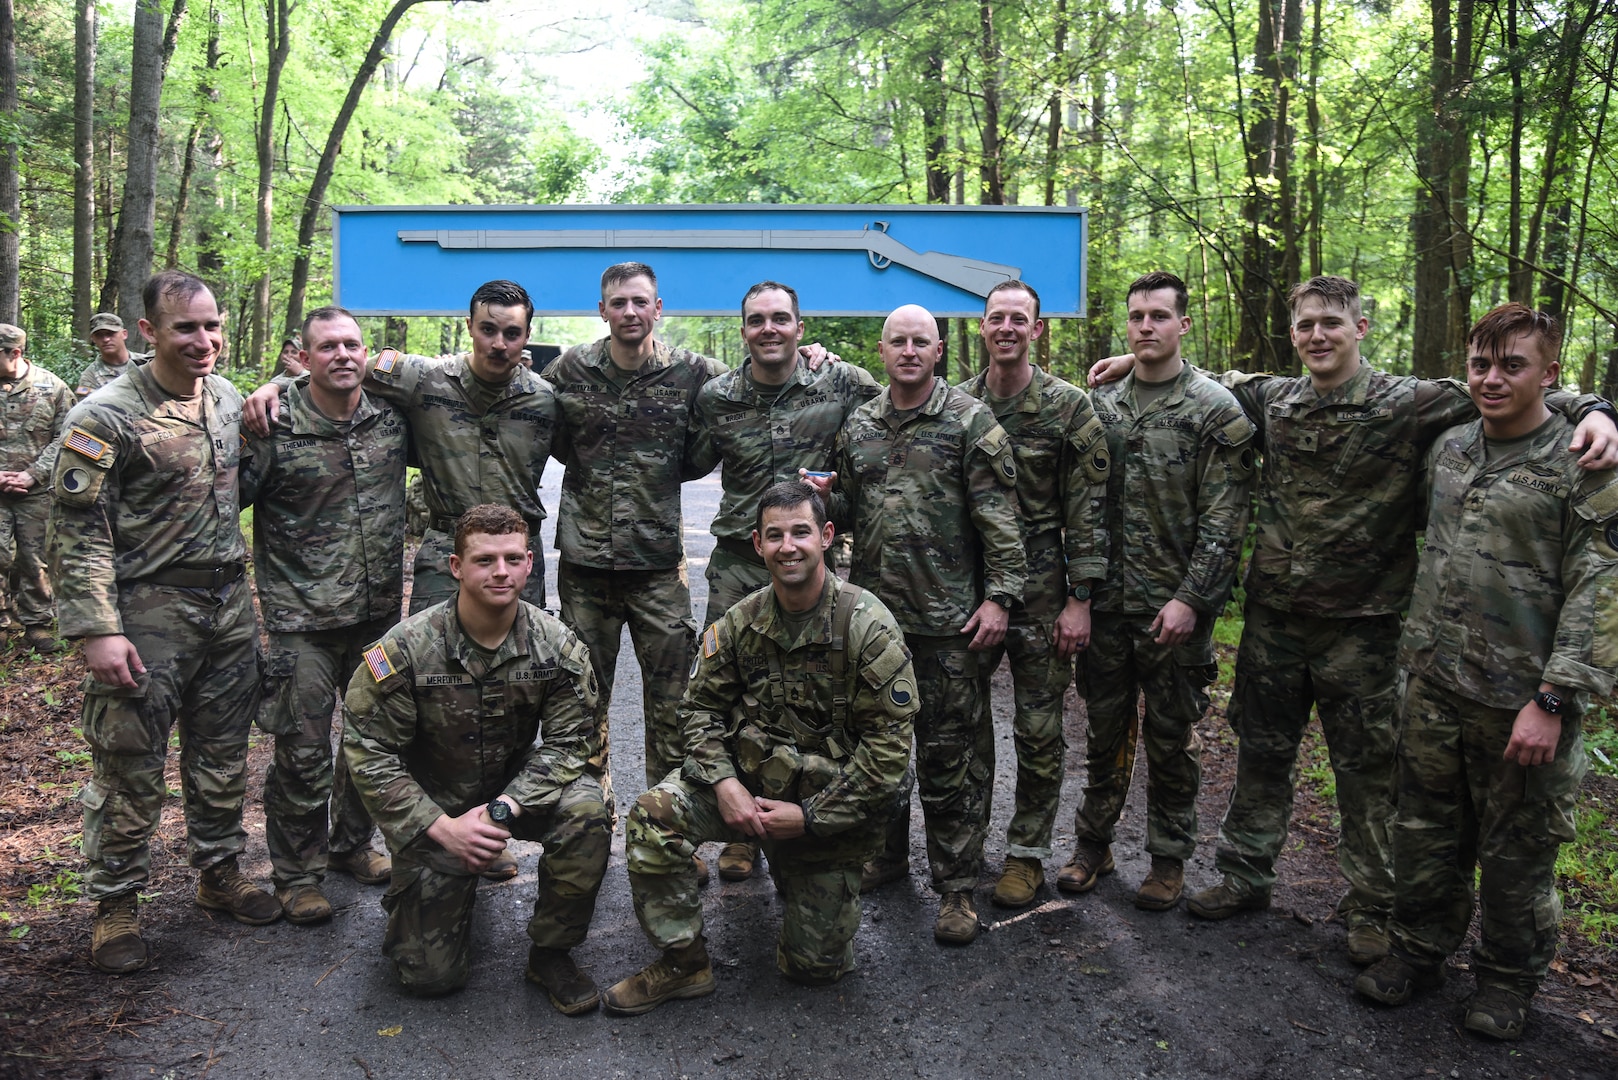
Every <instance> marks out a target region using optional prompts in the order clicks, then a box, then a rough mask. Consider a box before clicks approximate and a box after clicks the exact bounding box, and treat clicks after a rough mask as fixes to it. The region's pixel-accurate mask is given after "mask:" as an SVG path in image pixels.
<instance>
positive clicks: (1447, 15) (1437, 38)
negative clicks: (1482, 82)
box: [1410, 0, 1474, 379]
mask: <svg viewBox="0 0 1618 1080" xmlns="http://www.w3.org/2000/svg"><path fill="white" fill-rule="evenodd" d="M1430 2H1431V13H1432V35H1433V36H1432V75H1431V82H1432V96H1431V103H1432V107H1431V109H1430V110H1427V111H1426V112H1425V113H1424V114H1423V121H1422V124H1421V129H1420V131H1419V133H1418V136H1417V146H1416V175H1417V184H1418V189H1417V194H1416V212H1415V213H1414V214H1413V215H1411V219H1410V232H1411V240H1412V241H1413V243H1414V246H1415V259H1416V267H1415V327H1414V330H1413V331H1412V334H1411V353H1412V356H1411V368H1412V370H1413V371H1414V373H1415V374H1416V375H1418V376H1420V377H1422V378H1428V379H1434V378H1441V377H1443V376H1445V375H1450V374H1453V373H1455V372H1458V371H1459V370H1460V355H1461V346H1462V342H1461V341H1460V340H1457V339H1456V338H1455V337H1454V336H1453V329H1454V325H1453V319H1452V304H1453V303H1454V299H1455V297H1454V292H1455V287H1456V285H1457V281H1456V280H1455V275H1454V272H1453V271H1454V270H1455V269H1456V263H1455V244H1454V237H1455V233H1456V232H1457V230H1458V228H1461V227H1464V225H1465V223H1464V222H1462V221H1459V219H1457V218H1455V217H1453V216H1452V210H1453V207H1452V205H1451V197H1452V194H1453V191H1452V186H1451V185H1452V183H1453V182H1454V178H1455V176H1456V173H1457V162H1456V161H1455V153H1456V147H1457V146H1461V147H1464V146H1465V145H1466V135H1467V132H1468V128H1467V125H1466V119H1465V115H1464V112H1463V107H1464V105H1465V98H1466V95H1467V93H1468V90H1469V89H1470V84H1471V71H1470V66H1471V52H1470V44H1471V40H1472V17H1473V4H1474V0H1430Z"/></svg>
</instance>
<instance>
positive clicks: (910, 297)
mask: <svg viewBox="0 0 1618 1080" xmlns="http://www.w3.org/2000/svg"><path fill="white" fill-rule="evenodd" d="M1088 228H1089V215H1088V212H1087V211H1084V210H1080V209H1076V208H1072V207H1061V206H1058V207H1050V206H775V205H770V206H339V207H336V208H335V209H334V210H333V213H332V262H333V269H334V275H335V278H336V287H335V295H334V297H333V299H334V301H335V302H336V303H338V304H340V305H342V306H343V307H346V308H348V309H349V310H350V311H352V312H354V313H355V314H357V315H438V316H443V315H459V314H465V312H466V304H467V301H468V300H469V299H470V298H471V295H472V293H473V291H474V290H476V289H477V287H478V286H479V285H481V284H483V283H484V282H485V281H489V280H492V279H494V278H510V279H512V280H514V281H517V282H519V283H520V284H522V285H523V287H524V288H526V289H527V290H528V292H529V295H530V296H532V297H533V300H534V308H535V312H536V314H539V315H595V314H596V311H597V309H596V304H597V303H598V302H599V301H600V299H601V271H603V270H605V269H606V268H607V267H608V266H610V265H612V264H613V263H619V262H630V261H634V262H644V263H647V264H649V265H650V266H651V267H652V268H653V269H654V270H656V271H657V279H658V291H659V293H660V294H661V296H662V298H663V312H664V314H666V315H736V314H739V313H740V311H741V300H742V294H743V293H745V292H746V291H747V290H748V288H749V287H750V286H752V285H753V284H755V283H756V282H759V281H763V280H765V279H772V280H775V281H782V282H785V283H786V284H788V285H791V286H792V287H793V288H794V289H796V290H798V296H799V299H800V302H801V304H802V308H803V313H804V314H805V315H877V316H880V315H886V314H887V313H888V312H890V311H892V310H893V309H894V308H896V307H898V306H899V305H901V304H921V305H922V306H923V307H925V308H927V309H928V310H930V311H931V312H932V313H933V314H934V315H937V316H939V317H940V318H957V317H974V316H978V315H981V314H983V298H984V297H985V296H987V295H988V293H989V290H990V289H991V288H993V287H994V285H995V284H996V283H998V282H1001V281H1006V280H1008V279H1012V278H1016V279H1019V280H1022V281H1026V282H1028V284H1030V285H1032V286H1033V287H1034V288H1035V289H1037V290H1038V291H1039V294H1040V304H1041V308H1042V311H1043V313H1044V314H1045V315H1046V316H1054V317H1082V316H1083V315H1084V313H1085V307H1084V301H1085V293H1086V291H1087V290H1086V283H1087V277H1086V271H1085V258H1084V256H1085V244H1086V241H1087V240H1088Z"/></svg>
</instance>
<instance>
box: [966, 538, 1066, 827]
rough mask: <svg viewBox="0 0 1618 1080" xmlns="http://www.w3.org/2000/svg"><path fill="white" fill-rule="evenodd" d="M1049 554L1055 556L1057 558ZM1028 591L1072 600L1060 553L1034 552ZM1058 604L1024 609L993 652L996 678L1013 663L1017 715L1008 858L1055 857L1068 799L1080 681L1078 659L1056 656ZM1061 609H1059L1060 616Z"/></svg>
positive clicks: (988, 665)
mask: <svg viewBox="0 0 1618 1080" xmlns="http://www.w3.org/2000/svg"><path fill="white" fill-rule="evenodd" d="M1050 556H1055V559H1054V560H1053V559H1051V558H1050ZM1028 557H1029V576H1028V586H1027V588H1026V589H1025V590H1024V595H1026V596H1034V595H1035V594H1036V591H1037V592H1038V593H1039V595H1042V596H1045V595H1050V594H1052V593H1053V591H1054V594H1055V595H1058V596H1062V597H1064V598H1065V597H1066V595H1067V575H1066V571H1065V568H1064V567H1063V566H1062V565H1060V563H1061V561H1062V560H1061V549H1060V548H1056V547H1051V548H1042V549H1040V550H1039V551H1036V552H1029V556H1028ZM1051 607H1052V605H1050V604H1048V603H1047V604H1039V605H1035V606H1034V610H1033V612H1032V613H1030V611H1029V609H1028V608H1027V607H1022V608H1018V609H1017V610H1016V611H1015V612H1014V613H1013V614H1012V618H1011V626H1010V627H1009V628H1008V629H1007V630H1006V640H1005V643H1004V644H1003V645H1002V646H1000V647H999V648H998V649H995V650H994V651H993V652H990V653H988V654H986V657H985V659H984V661H983V663H984V669H985V670H986V671H988V672H990V673H993V671H994V670H995V669H996V668H998V667H999V666H1000V658H1001V657H1002V656H1007V657H1010V658H1011V686H1012V696H1013V701H1014V703H1015V706H1016V714H1015V716H1014V717H1013V719H1012V722H1011V739H1012V745H1013V746H1014V747H1015V748H1016V751H1017V794H1016V801H1015V804H1014V807H1013V810H1012V813H1011V823H1010V824H1009V825H1008V826H1007V827H1006V854H1007V855H1008V856H1017V857H1019V858H1024V859H1048V858H1050V857H1051V832H1052V831H1053V829H1054V828H1055V825H1056V804H1057V802H1058V801H1059V800H1060V798H1061V795H1062V768H1063V765H1064V763H1065V761H1066V759H1067V738H1066V737H1065V736H1064V735H1063V733H1062V706H1063V699H1064V698H1065V697H1066V695H1067V687H1068V684H1069V683H1071V682H1072V681H1073V661H1072V660H1071V659H1069V660H1063V659H1062V658H1061V657H1059V656H1058V655H1057V654H1056V639H1055V637H1054V635H1053V633H1052V624H1053V623H1054V622H1055V621H1056V616H1055V614H1054V612H1052V613H1050V614H1047V612H1049V611H1050V609H1051ZM1061 608H1062V604H1061V603H1058V604H1056V605H1055V611H1060V610H1061Z"/></svg>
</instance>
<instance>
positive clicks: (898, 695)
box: [680, 572, 919, 855]
mask: <svg viewBox="0 0 1618 1080" xmlns="http://www.w3.org/2000/svg"><path fill="white" fill-rule="evenodd" d="M848 588H849V586H847V585H845V584H843V582H842V581H840V580H839V579H838V578H837V575H835V574H832V573H830V572H828V573H827V574H826V589H825V592H824V593H823V594H822V596H821V599H820V604H819V606H818V607H816V608H815V610H814V613H813V615H812V616H811V617H810V619H809V621H808V622H807V623H806V624H804V625H803V626H802V627H801V628H798V629H796V630H794V629H793V628H792V627H791V626H789V625H788V624H787V623H786V622H784V621H783V619H782V616H781V610H780V606H779V604H778V603H777V602H776V599H775V590H774V589H773V588H768V587H766V588H763V589H760V590H758V591H757V592H755V593H753V594H752V595H750V596H748V597H747V598H746V599H744V600H742V601H741V602H740V603H738V604H737V605H736V606H735V607H733V608H731V609H730V610H729V611H727V612H725V614H724V616H723V617H722V618H721V619H720V620H719V621H718V622H716V623H714V624H713V625H712V626H710V627H708V629H707V630H706V631H704V633H703V635H702V655H701V657H700V658H699V659H698V661H697V667H696V674H695V675H693V676H692V679H691V683H690V685H689V686H687V687H686V692H685V697H684V699H682V700H681V702H680V723H681V726H682V727H683V729H684V730H685V733H686V738H687V740H688V741H687V752H686V759H685V766H684V775H685V777H686V778H687V779H688V780H691V781H693V782H696V783H700V784H708V785H712V784H716V783H718V782H719V781H720V780H724V779H726V778H729V777H735V778H737V779H739V780H741V781H742V783H743V784H745V785H746V786H747V789H748V790H749V791H751V792H753V793H754V794H755V795H758V794H765V795H769V796H770V797H772V798H781V799H785V800H786V801H789V802H799V803H801V804H802V806H803V816H804V828H805V832H806V834H807V835H806V836H805V837H804V839H803V840H801V841H793V842H792V845H793V847H794V848H795V849H800V850H799V851H798V852H797V853H800V854H807V852H806V851H803V850H802V849H807V848H819V849H821V850H822V852H823V853H824V854H827V855H832V854H855V855H857V854H859V853H860V852H862V851H866V850H869V849H874V848H875V847H876V845H877V844H878V843H879V842H880V837H881V833H882V828H883V826H884V825H885V824H886V823H887V819H888V815H889V814H890V812H891V810H892V805H893V797H894V794H895V792H897V791H898V789H899V784H900V782H901V781H902V780H903V779H904V775H905V769H906V768H907V767H908V766H909V764H910V735H911V722H912V721H913V720H914V718H915V714H916V711H917V709H918V707H919V706H918V704H917V699H916V677H915V673H914V672H913V671H912V670H911V667H910V653H909V651H908V650H907V649H906V648H905V646H904V639H903V636H902V635H901V634H900V631H899V627H898V624H897V623H895V622H894V621H893V616H892V615H890V614H889V613H888V609H887V608H886V607H884V606H883V605H882V601H880V600H878V599H877V598H876V596H875V594H873V593H870V592H865V591H863V590H862V591H861V593H860V595H859V597H858V601H857V603H856V605H855V607H854V609H853V612H852V615H851V616H850V618H849V621H848V632H847V635H846V637H845V638H844V639H843V641H842V642H841V648H842V656H843V660H842V663H843V677H842V680H841V684H839V680H838V679H837V678H836V677H835V675H834V673H833V662H834V661H833V650H835V649H836V648H838V643H836V642H835V636H836V635H835V621H836V620H835V613H836V609H837V603H838V597H839V596H841V595H842V594H843V593H844V591H845V590H847V589H848ZM845 602H846V601H845ZM839 711H840V712H841V714H842V715H841V717H840V718H839ZM839 719H840V720H841V722H839ZM775 747H784V748H786V751H790V753H785V752H783V753H777V752H776V751H775V749H774V748H775ZM772 754H774V755H775V757H776V760H775V761H770V760H769V759H770V757H771V755H772ZM803 755H812V757H810V758H809V759H808V760H807V761H802V756H803ZM782 761H790V762H791V763H792V765H793V766H799V765H800V762H801V774H799V776H798V778H797V780H796V785H797V786H796V788H795V789H794V788H793V787H791V786H789V787H788V788H787V790H785V791H777V790H776V789H774V788H772V787H771V785H770V780H769V779H766V776H768V777H773V778H774V779H775V782H776V784H777V785H779V784H782V783H787V784H788V785H791V784H792V783H793V781H792V780H790V779H785V778H784V774H781V772H780V769H778V768H775V766H778V765H779V764H780V763H781V762H782ZM761 762H763V764H761ZM817 766H818V767H817ZM761 774H764V775H761ZM828 841H830V842H829V843H828Z"/></svg>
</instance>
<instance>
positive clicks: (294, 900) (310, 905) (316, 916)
mask: <svg viewBox="0 0 1618 1080" xmlns="http://www.w3.org/2000/svg"><path fill="white" fill-rule="evenodd" d="M275 900H276V903H278V904H280V905H281V913H282V914H284V915H285V916H286V917H287V922H289V923H292V924H293V925H294V926H309V925H311V924H313V923H321V922H325V921H326V920H327V919H329V918H331V914H332V912H331V901H330V900H327V899H326V894H325V893H323V892H321V891H320V886H318V885H293V886H292V887H290V888H286V889H276V890H275Z"/></svg>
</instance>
